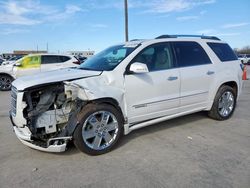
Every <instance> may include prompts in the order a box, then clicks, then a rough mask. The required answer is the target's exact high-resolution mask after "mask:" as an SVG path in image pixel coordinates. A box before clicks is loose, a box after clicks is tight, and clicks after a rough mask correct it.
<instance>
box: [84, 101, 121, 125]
mask: <svg viewBox="0 0 250 188" xmlns="http://www.w3.org/2000/svg"><path fill="white" fill-rule="evenodd" d="M88 103H95V104H108V105H111V106H113V107H114V108H116V109H117V110H118V111H119V112H120V114H121V116H122V119H123V121H124V122H125V121H126V119H125V117H124V114H123V112H122V109H121V107H120V105H119V102H118V101H117V100H116V99H114V98H111V97H104V98H100V99H95V100H92V101H89V102H88Z"/></svg>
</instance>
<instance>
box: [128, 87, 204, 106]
mask: <svg viewBox="0 0 250 188" xmlns="http://www.w3.org/2000/svg"><path fill="white" fill-rule="evenodd" d="M205 93H208V91H204V92H201V93H196V94H192V95H185V96H181V97H173V98H169V99H164V100H159V101H154V102H149V103H144V104H137V105H134V106H133V107H134V108H143V107H147V106H148V105H149V104H155V103H160V102H165V101H170V100H175V99H180V98H185V97H192V96H196V95H201V94H205Z"/></svg>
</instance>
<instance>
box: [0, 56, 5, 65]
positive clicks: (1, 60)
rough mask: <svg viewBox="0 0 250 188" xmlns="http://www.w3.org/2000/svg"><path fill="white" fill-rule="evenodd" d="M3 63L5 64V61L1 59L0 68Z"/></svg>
mask: <svg viewBox="0 0 250 188" xmlns="http://www.w3.org/2000/svg"><path fill="white" fill-rule="evenodd" d="M3 62H4V59H2V58H0V66H1V65H2V63H3Z"/></svg>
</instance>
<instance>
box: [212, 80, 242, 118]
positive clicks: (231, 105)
mask: <svg viewBox="0 0 250 188" xmlns="http://www.w3.org/2000/svg"><path fill="white" fill-rule="evenodd" d="M236 98H237V96H236V93H235V91H234V90H233V88H232V87H230V86H227V85H223V86H221V87H220V88H219V90H218V92H217V94H216V96H215V98H214V103H213V106H212V108H211V110H210V111H209V112H208V116H209V117H211V118H212V119H215V120H219V121H222V120H226V119H229V118H230V117H231V116H232V115H233V112H234V110H235V106H236Z"/></svg>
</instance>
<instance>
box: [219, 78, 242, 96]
mask: <svg viewBox="0 0 250 188" xmlns="http://www.w3.org/2000/svg"><path fill="white" fill-rule="evenodd" d="M223 85H227V86H230V87H231V88H232V89H233V90H234V92H235V95H236V96H238V84H237V82H235V81H229V82H225V83H223V84H221V86H223ZM221 86H220V87H221ZM220 87H219V88H220Z"/></svg>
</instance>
